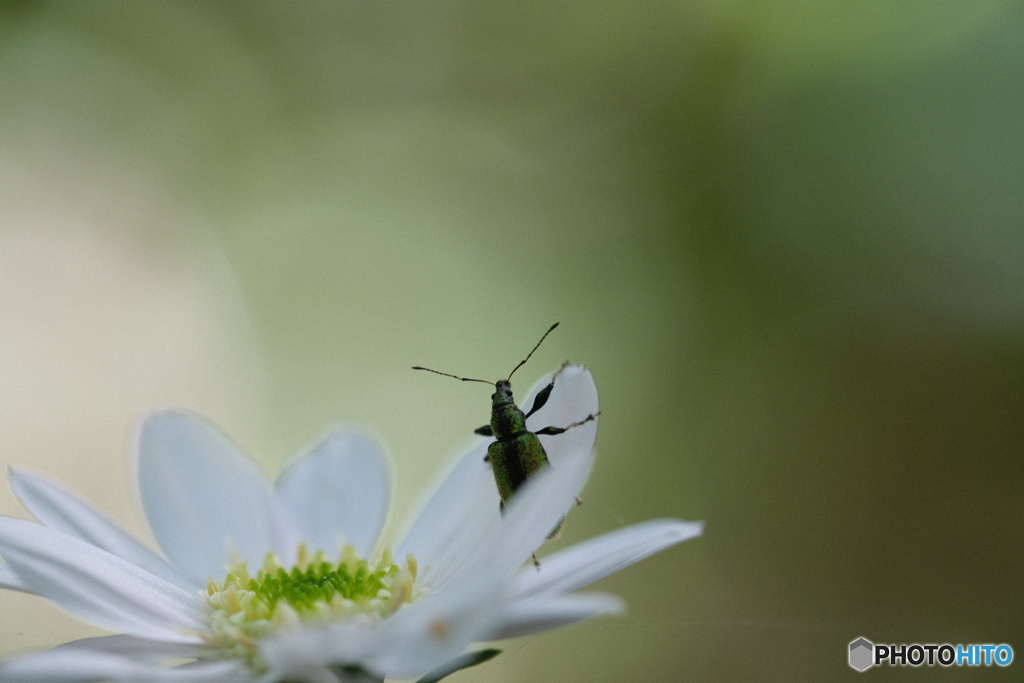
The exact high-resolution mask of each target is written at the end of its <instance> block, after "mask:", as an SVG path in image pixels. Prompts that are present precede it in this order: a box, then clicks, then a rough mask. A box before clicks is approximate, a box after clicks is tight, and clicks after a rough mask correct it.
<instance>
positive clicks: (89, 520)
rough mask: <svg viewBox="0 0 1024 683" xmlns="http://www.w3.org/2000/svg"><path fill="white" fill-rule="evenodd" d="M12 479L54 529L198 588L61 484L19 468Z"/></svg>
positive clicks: (34, 510) (26, 502)
mask: <svg viewBox="0 0 1024 683" xmlns="http://www.w3.org/2000/svg"><path fill="white" fill-rule="evenodd" d="M10 481H11V488H12V489H13V490H14V495H16V496H17V497H18V500H19V501H21V504H22V505H24V506H25V509H26V510H28V511H29V512H31V513H32V516H33V517H35V518H36V519H38V520H39V521H40V522H42V523H43V524H45V525H46V526H48V527H50V528H51V529H56V530H57V531H63V532H64V533H66V534H68V535H69V536H74V537H75V538H78V539H80V540H82V541H85V542H86V543H91V544H92V545H94V546H96V547H97V548H102V549H103V550H106V551H107V552H110V553H113V554H114V555H117V556H118V557H120V558H121V559H124V560H128V561H129V562H131V563H132V564H134V565H137V566H139V567H142V568H143V569H145V570H146V571H148V572H150V573H151V574H155V575H157V576H159V577H160V578H163V579H166V580H168V581H170V582H171V583H173V584H175V585H178V586H181V587H182V588H188V589H193V588H195V586H194V585H193V584H192V583H191V582H189V581H188V580H187V579H186V578H185V577H184V576H182V574H181V572H179V571H177V570H176V569H174V568H173V567H171V566H170V565H169V564H168V563H167V562H166V561H164V559H163V558H161V557H160V556H159V555H157V554H156V553H154V552H153V551H152V550H150V549H149V548H147V547H146V546H144V545H142V544H141V543H139V542H138V541H137V540H135V539H134V538H132V537H131V536H130V535H128V534H127V533H126V532H125V531H123V530H122V529H121V528H120V527H118V526H117V525H116V524H114V523H113V522H111V521H110V520H109V519H107V518H106V517H105V516H103V515H102V514H100V513H99V512H97V511H96V510H95V509H94V508H93V507H92V506H90V505H89V504H87V503H85V502H84V501H82V500H81V499H79V498H78V497H76V496H75V495H74V494H72V493H70V492H68V491H66V490H64V489H63V488H61V487H60V486H58V485H57V484H55V483H53V482H50V481H47V480H46V479H44V478H43V477H40V476H38V475H33V474H29V473H27V472H23V471H19V470H12V471H11V473H10Z"/></svg>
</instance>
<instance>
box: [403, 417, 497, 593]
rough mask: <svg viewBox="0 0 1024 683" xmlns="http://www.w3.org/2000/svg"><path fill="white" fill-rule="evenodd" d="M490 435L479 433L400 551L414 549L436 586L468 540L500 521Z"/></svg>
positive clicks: (424, 576)
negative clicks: (488, 456) (489, 451)
mask: <svg viewBox="0 0 1024 683" xmlns="http://www.w3.org/2000/svg"><path fill="white" fill-rule="evenodd" d="M486 453H487V440H485V439H483V438H482V437H481V438H478V439H475V440H474V444H473V445H472V446H471V447H470V448H469V450H468V451H467V452H466V454H465V455H463V456H462V458H460V459H459V460H458V462H457V463H456V464H455V467H453V468H452V470H451V471H450V472H449V473H448V474H447V475H446V476H445V478H444V480H443V481H442V482H441V484H440V485H439V486H438V487H436V489H435V491H434V493H433V495H432V496H431V498H430V500H429V501H428V502H427V504H426V505H425V506H424V507H423V509H422V511H421V512H420V513H419V515H418V516H417V517H416V521H415V522H414V523H413V524H412V526H411V527H410V529H409V531H408V532H406V534H405V538H404V540H403V541H402V542H401V543H399V544H398V547H397V550H396V552H395V557H396V558H399V559H402V558H404V557H405V556H406V554H407V553H412V554H413V555H415V557H416V561H417V563H418V564H419V566H420V569H421V577H420V580H421V581H423V582H424V583H425V584H426V585H428V586H431V587H434V588H436V587H437V586H438V585H440V583H441V582H443V580H444V578H445V577H447V576H448V575H449V573H450V572H451V571H452V570H453V569H454V567H455V566H457V565H458V564H459V563H460V562H461V561H462V553H463V552H464V549H465V547H466V546H467V544H472V543H475V542H476V541H477V539H479V538H481V537H482V536H483V535H484V534H485V532H486V530H487V529H489V528H493V527H494V526H495V525H497V524H498V522H499V521H500V519H501V517H500V514H499V512H498V504H499V502H500V498H499V497H498V489H497V487H496V486H495V484H494V474H493V473H492V472H491V466H490V465H489V464H488V463H486V462H484V456H485V455H486Z"/></svg>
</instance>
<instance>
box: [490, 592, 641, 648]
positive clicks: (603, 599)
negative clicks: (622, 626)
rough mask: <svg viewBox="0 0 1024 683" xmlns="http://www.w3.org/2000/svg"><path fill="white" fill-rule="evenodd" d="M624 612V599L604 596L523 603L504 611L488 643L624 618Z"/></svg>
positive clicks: (548, 599) (578, 596)
mask: <svg viewBox="0 0 1024 683" xmlns="http://www.w3.org/2000/svg"><path fill="white" fill-rule="evenodd" d="M625 609H626V603H625V602H624V601H623V600H622V599H621V598H619V597H618V596H615V595H605V594H603V593H590V594H577V595H564V596H562V597H558V598H541V599H537V600H524V601H521V602H516V603H513V604H511V605H509V606H508V607H507V608H505V610H504V611H503V612H502V616H501V625H500V626H499V627H498V629H497V631H496V632H495V633H494V634H492V635H491V636H490V638H489V639H493V640H501V639H502V638H519V637H520V636H528V635H532V634H534V633H540V632H541V631H549V630H551V629H553V628H561V627H562V626H568V625H569V624H573V623H576V622H577V621H582V620H584V619H589V618H591V617H596V616H598V615H600V614H621V613H622V612H623V611H625Z"/></svg>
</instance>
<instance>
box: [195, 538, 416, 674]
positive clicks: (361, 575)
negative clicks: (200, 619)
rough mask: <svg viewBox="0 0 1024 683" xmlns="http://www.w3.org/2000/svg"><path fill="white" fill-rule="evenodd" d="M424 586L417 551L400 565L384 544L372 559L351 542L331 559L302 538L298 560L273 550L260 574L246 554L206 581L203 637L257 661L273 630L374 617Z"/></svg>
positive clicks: (223, 654)
mask: <svg viewBox="0 0 1024 683" xmlns="http://www.w3.org/2000/svg"><path fill="white" fill-rule="evenodd" d="M422 592H423V589H422V588H419V587H417V586H416V561H415V559H414V558H413V557H412V556H411V555H410V556H407V557H406V561H405V566H401V565H398V564H396V563H395V562H394V561H393V559H392V557H391V553H390V552H388V551H385V552H384V554H383V556H382V557H381V558H380V560H378V561H377V562H376V563H374V564H370V563H369V562H367V561H366V560H364V559H362V558H361V557H359V554H358V553H357V552H356V551H355V549H354V548H352V547H351V546H346V547H345V548H344V549H343V550H342V553H341V557H340V558H339V559H338V560H337V561H335V562H332V561H330V560H328V559H327V557H326V556H325V555H324V554H323V553H322V552H317V553H314V554H312V555H311V554H310V553H309V552H308V551H307V550H306V547H305V546H304V545H302V546H299V551H298V558H297V560H296V562H295V565H294V566H292V567H291V568H288V569H286V568H285V567H283V566H282V565H281V562H280V560H279V559H278V557H277V556H276V555H274V554H273V553H268V554H267V557H266V559H265V560H264V562H263V567H262V569H260V570H259V572H257V574H256V576H252V575H251V574H250V573H249V568H248V566H247V565H246V563H245V562H244V561H239V562H236V563H234V564H233V565H232V566H230V567H229V572H228V574H227V576H225V577H224V579H223V580H222V581H220V582H217V581H214V580H213V579H210V580H209V581H207V586H206V602H207V604H208V605H209V608H210V609H209V613H208V622H209V632H208V633H206V634H205V635H204V638H205V640H206V641H207V642H208V643H209V645H210V646H211V648H212V649H213V652H211V656H213V657H216V658H240V659H245V660H246V661H247V662H249V664H250V665H251V666H253V667H254V668H257V669H258V668H260V663H259V661H258V660H259V656H258V644H259V641H260V639H262V638H264V637H265V636H267V635H269V634H272V633H274V632H276V631H278V630H281V629H283V628H288V627H293V626H298V625H303V624H307V625H318V624H320V625H322V624H326V623H329V622H331V621H340V620H344V619H351V618H355V617H358V618H361V619H362V620H364V621H369V622H371V623H372V622H373V621H379V620H382V619H384V618H386V617H388V616H389V615H391V614H393V613H394V612H395V611H397V610H398V609H400V608H401V607H402V606H403V605H405V604H407V603H409V602H412V601H413V600H415V599H416V598H418V597H420V594H421V593H422Z"/></svg>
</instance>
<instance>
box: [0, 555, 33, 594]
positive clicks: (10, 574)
mask: <svg viewBox="0 0 1024 683" xmlns="http://www.w3.org/2000/svg"><path fill="white" fill-rule="evenodd" d="M0 588H6V589H7V590H12V591H21V592H22V593H31V592H32V589H31V588H29V587H28V585H27V584H26V583H25V582H24V581H22V580H21V579H19V578H18V575H17V574H15V573H14V570H13V569H11V568H10V567H9V566H8V565H7V563H6V562H0Z"/></svg>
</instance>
